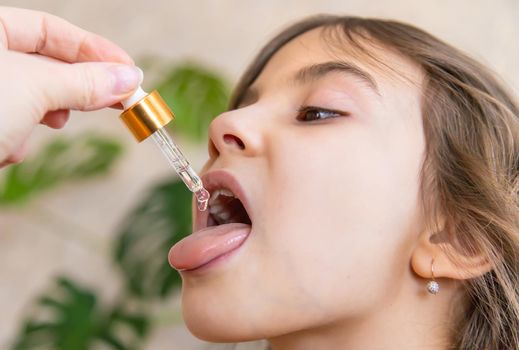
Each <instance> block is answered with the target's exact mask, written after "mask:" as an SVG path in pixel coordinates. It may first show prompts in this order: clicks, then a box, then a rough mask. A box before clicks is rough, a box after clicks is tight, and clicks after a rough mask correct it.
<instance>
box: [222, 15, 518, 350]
mask: <svg viewBox="0 0 519 350" xmlns="http://www.w3.org/2000/svg"><path fill="white" fill-rule="evenodd" d="M314 28H323V36H327V37H326V38H324V39H327V40H329V41H334V42H335V45H337V42H339V44H340V45H346V44H349V47H350V48H351V47H353V48H356V49H358V50H360V51H361V52H364V53H366V54H367V55H368V56H370V57H371V58H374V59H375V60H376V57H374V56H373V54H372V53H370V50H369V48H368V46H369V44H370V43H371V44H373V43H376V44H379V46H380V44H382V45H383V46H384V47H387V48H390V49H393V50H396V51H397V52H398V53H400V54H401V55H403V56H404V57H407V58H408V59H411V60H412V61H413V62H415V63H417V64H418V65H419V66H420V67H421V68H422V70H423V72H424V84H423V91H422V94H423V97H422V117H423V125H424V134H425V139H426V150H425V158H424V162H423V167H422V173H421V187H422V190H421V195H422V203H423V209H424V213H425V214H426V217H427V224H428V225H430V227H431V229H432V230H436V229H439V228H438V227H437V226H438V225H439V224H438V222H437V219H438V217H442V218H444V220H445V226H446V227H448V231H447V234H448V239H449V241H450V242H451V243H452V245H453V246H455V247H457V249H459V250H460V251H461V252H462V253H463V254H466V255H474V254H478V255H481V256H484V257H485V258H486V259H488V261H490V262H491V265H492V269H491V271H490V272H488V273H486V274H484V275H482V276H480V277H476V278H472V279H469V280H467V281H465V283H464V285H465V290H466V300H467V303H466V307H465V309H464V310H461V311H462V312H460V314H461V316H460V319H459V321H458V323H459V324H458V325H457V327H455V328H456V330H455V331H454V332H453V334H452V344H451V346H452V347H453V348H457V349H464V350H469V349H470V350H474V349H487V350H504V349H519V200H518V194H519V193H518V190H519V176H518V172H519V119H518V118H519V108H518V105H517V104H516V102H515V101H514V100H513V98H512V97H511V95H510V94H509V93H508V92H507V91H506V89H505V88H504V87H503V84H501V83H500V82H499V81H498V79H497V78H496V76H495V75H494V74H493V73H492V72H490V71H489V70H488V69H487V68H485V67H483V66H482V65H481V64H479V63H478V62H476V61H475V60H473V59H472V58H470V57H468V56H467V55H465V54H464V53H462V52H460V51H459V50H457V49H456V48H454V47H452V46H450V45H448V44H446V43H444V42H442V41H440V40H439V39H437V38H435V37H433V36H432V35H430V34H428V33H426V32H424V31H422V30H420V29H418V28H416V27H413V26H411V25H407V24H403V23H399V22H396V21H388V20H380V19H368V18H358V17H347V16H316V17H311V18H308V19H305V20H303V21H300V22H298V23H296V24H294V25H292V26H290V27H288V28H287V29H285V30H284V31H283V32H281V33H280V34H279V35H278V36H276V37H275V38H274V39H272V40H271V41H270V42H269V43H268V44H267V45H266V46H265V47H264V48H263V49H262V50H261V51H260V53H259V54H258V56H257V57H256V59H255V60H254V61H253V62H252V64H251V65H250V66H249V68H248V69H247V70H246V71H245V73H244V75H243V76H242V78H241V79H240V81H239V83H238V85H237V87H236V89H235V91H234V94H233V97H232V100H231V103H230V108H231V109H233V108H236V107H237V106H238V105H239V104H240V101H241V99H242V97H243V93H244V92H245V90H246V89H247V88H248V87H249V86H250V85H251V84H252V83H253V82H254V81H255V80H256V78H257V77H258V75H259V74H260V73H261V71H262V70H263V68H264V67H265V65H266V64H267V62H268V61H269V59H270V58H271V57H272V56H273V55H274V53H276V52H277V51H278V50H279V49H280V48H281V47H282V46H283V45H285V44H286V43H287V42H289V41H290V40H292V39H293V38H295V37H297V36H299V35H301V34H303V33H305V32H307V31H309V30H311V29H314ZM344 47H346V46H344ZM379 63H382V64H383V62H380V61H379Z"/></svg>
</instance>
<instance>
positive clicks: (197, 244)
mask: <svg viewBox="0 0 519 350" xmlns="http://www.w3.org/2000/svg"><path fill="white" fill-rule="evenodd" d="M250 232H251V226H250V225H246V224H240V223H232V224H225V225H219V226H212V227H207V228H205V229H202V230H199V231H197V232H194V233H192V234H191V235H189V236H187V237H186V238H184V239H183V240H181V241H180V242H178V243H177V244H175V245H174V246H173V248H171V250H170V253H169V263H170V264H171V266H173V267H174V268H175V269H177V270H179V271H181V272H191V271H201V270H207V269H208V268H210V267H213V266H215V265H220V263H221V262H223V261H225V260H227V259H228V258H229V257H230V256H231V255H233V254H234V253H235V252H236V251H238V250H239V248H240V247H241V246H242V245H243V243H244V242H245V241H246V240H247V238H248V237H249V235H250Z"/></svg>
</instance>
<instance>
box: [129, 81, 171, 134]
mask: <svg viewBox="0 0 519 350" xmlns="http://www.w3.org/2000/svg"><path fill="white" fill-rule="evenodd" d="M120 117H121V120H122V121H123V122H124V124H126V127H127V128H128V129H129V130H130V131H131V133H132V134H133V136H134V137H135V138H136V139H137V141H138V142H141V141H142V140H144V139H146V138H147V137H148V136H150V135H151V134H153V133H154V132H155V131H157V130H159V129H160V128H162V127H164V126H165V125H166V124H168V123H169V122H170V121H172V120H173V119H174V118H175V115H174V114H173V112H172V111H171V110H170V109H169V107H168V105H167V104H166V102H164V100H163V99H162V97H160V95H159V93H158V92H157V90H154V91H152V92H151V93H150V94H148V95H146V96H145V97H143V98H142V99H140V100H139V101H137V102H136V103H134V104H133V105H131V106H130V107H129V108H128V109H127V110H125V111H124V112H122V113H121V116H120Z"/></svg>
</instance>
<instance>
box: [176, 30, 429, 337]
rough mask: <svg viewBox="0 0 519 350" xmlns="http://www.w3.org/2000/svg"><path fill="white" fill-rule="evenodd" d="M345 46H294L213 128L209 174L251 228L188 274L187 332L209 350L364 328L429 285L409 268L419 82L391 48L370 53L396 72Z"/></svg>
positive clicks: (419, 150)
mask: <svg viewBox="0 0 519 350" xmlns="http://www.w3.org/2000/svg"><path fill="white" fill-rule="evenodd" d="M343 46H345V47H344V49H343V50H333V49H331V48H330V45H329V44H327V43H326V41H324V40H323V36H322V30H321V29H314V30H312V31H309V32H307V33H305V34H303V35H301V36H299V37H297V38H296V39H294V40H292V41H291V42H289V43H288V44H287V45H285V46H284V47H283V48H281V49H280V50H279V51H278V52H277V53H276V54H275V55H274V56H273V57H272V59H271V60H270V61H269V62H268V64H267V65H266V67H265V68H264V70H263V71H262V73H261V74H260V76H259V77H258V78H257V79H256V81H255V82H254V83H253V85H252V86H251V87H250V89H249V91H248V93H247V94H246V97H245V98H244V100H243V101H242V104H241V106H240V107H239V108H238V109H235V110H232V111H228V112H225V113H223V114H222V115H220V116H218V117H217V118H216V119H214V121H213V122H212V124H211V127H210V159H209V161H208V163H207V164H206V166H205V168H204V172H205V173H211V172H212V171H215V170H225V171H226V172H228V173H230V174H232V176H234V177H235V178H236V180H237V181H238V182H239V184H240V185H241V187H242V188H243V192H244V195H245V197H246V198H247V201H248V205H249V208H248V211H249V213H248V214H249V216H250V218H251V220H252V229H251V232H250V235H249V236H248V238H247V239H246V241H245V242H244V243H243V244H242V245H241V246H240V247H239V248H238V249H236V250H235V251H233V252H232V254H230V255H229V256H227V257H226V258H225V259H221V261H218V262H217V263H216V264H213V265H212V266H209V267H208V268H205V269H202V270H201V271H196V270H195V271H184V272H181V274H182V278H183V291H182V293H183V294H182V301H183V312H184V317H185V321H186V323H187V325H188V327H189V329H190V330H191V331H192V332H193V333H194V334H195V335H197V336H198V337H200V338H202V339H207V340H212V341H242V340H249V339H259V338H271V339H272V338H275V337H276V336H280V335H284V334H289V333H293V332H297V331H302V330H310V329H317V328H318V327H319V328H321V329H322V327H325V326H331V325H339V324H348V323H349V322H359V320H362V319H366V318H369V317H375V315H376V314H377V313H378V312H379V311H380V310H382V309H384V307H385V306H387V305H394V304H395V303H398V299H399V298H401V297H402V296H403V295H405V294H406V293H408V292H410V291H412V292H413V293H416V291H417V290H418V289H419V288H423V280H420V279H419V278H418V277H416V276H415V275H414V274H413V273H412V270H411V268H410V259H411V254H412V252H413V247H414V246H415V243H416V240H417V237H418V235H419V234H420V231H421V230H422V229H423V227H422V224H423V222H422V221H423V218H422V217H421V214H420V213H421V211H420V196H419V195H420V191H419V188H420V170H421V165H422V159H423V154H424V136H423V130H422V120H421V113H420V90H421V86H420V83H421V72H420V70H419V69H418V67H416V66H414V65H413V64H412V63H410V62H408V61H406V60H405V59H403V58H402V57H400V56H399V55H397V54H395V53H392V52H391V51H390V50H387V49H383V48H378V49H375V48H374V49H373V53H375V54H376V55H377V56H378V57H379V58H380V59H381V60H382V61H383V62H384V64H386V65H388V66H389V67H391V68H392V69H394V70H395V71H391V70H389V69H388V68H387V67H384V65H381V64H379V65H378V66H375V65H374V64H368V63H366V62H367V60H366V59H362V58H361V56H359V55H352V54H349V53H348V48H347V44H344V45H343ZM377 67H378V68H377ZM195 215H201V213H200V212H196V214H195ZM174 259H175V258H174V257H172V258H171V260H174ZM173 264H174V262H173Z"/></svg>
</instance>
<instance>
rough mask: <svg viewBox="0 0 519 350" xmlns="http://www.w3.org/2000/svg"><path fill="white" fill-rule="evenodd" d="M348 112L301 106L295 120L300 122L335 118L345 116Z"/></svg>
mask: <svg viewBox="0 0 519 350" xmlns="http://www.w3.org/2000/svg"><path fill="white" fill-rule="evenodd" d="M347 115H348V113H345V112H340V111H334V110H330V109H326V108H320V107H313V106H305V107H301V108H300V109H299V111H298V114H297V120H299V121H301V122H311V121H314V120H322V119H328V118H335V117H341V116H347Z"/></svg>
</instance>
